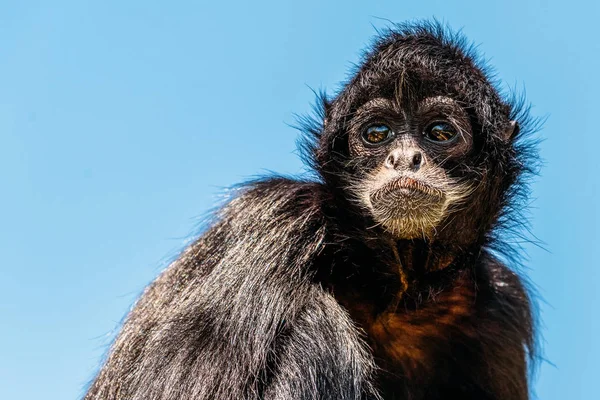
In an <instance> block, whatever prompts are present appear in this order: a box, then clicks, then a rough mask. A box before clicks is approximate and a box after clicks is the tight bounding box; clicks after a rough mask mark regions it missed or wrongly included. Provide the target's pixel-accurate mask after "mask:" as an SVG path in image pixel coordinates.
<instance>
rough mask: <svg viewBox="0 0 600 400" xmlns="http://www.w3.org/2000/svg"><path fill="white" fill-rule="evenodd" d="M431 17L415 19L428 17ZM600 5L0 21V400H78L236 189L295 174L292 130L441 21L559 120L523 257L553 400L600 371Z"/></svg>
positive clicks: (545, 384) (244, 5) (546, 388)
mask: <svg viewBox="0 0 600 400" xmlns="http://www.w3.org/2000/svg"><path fill="white" fill-rule="evenodd" d="M416 3H418V5H415V4H416ZM599 15H600V7H599V6H598V2H592V1H573V0H572V1H567V2H565V1H551V0H546V1H543V0H537V1H523V0H520V1H502V2H500V1H498V2H485V1H481V0H477V1H462V2H457V1H447V0H446V1H419V2H416V1H412V2H408V1H406V2H402V1H390V2H373V1H364V2H361V3H358V2H357V3H352V2H348V1H339V2H330V1H329V2H324V1H317V0H311V1H293V2H292V1H270V2H242V1H236V2H231V1H221V2H210V3H208V2H192V1H189V2H183V1H180V2H170V3H169V4H167V2H155V1H102V2H99V1H98V2H87V1H70V2H68V1H58V0H55V1H38V2H35V1H22V2H8V1H2V2H1V3H0V188H1V189H0V190H1V192H0V193H1V195H0V226H1V228H0V255H1V263H0V271H1V273H0V398H1V399H6V400H9V399H42V398H43V399H46V400H53V399H77V398H78V397H79V396H80V395H81V394H82V393H83V388H84V387H85V385H86V384H87V382H88V380H89V379H90V378H91V377H92V376H93V374H94V372H95V371H96V370H97V367H98V363H99V360H100V358H101V356H102V354H103V353H104V351H105V349H106V344H107V343H108V342H109V340H110V339H111V338H112V335H113V333H114V329H115V328H116V327H117V326H118V323H119V322H120V320H121V318H122V316H123V315H124V314H125V313H126V311H127V310H128V308H129V307H130V305H131V304H132V302H133V301H134V299H135V298H136V296H137V295H138V294H139V292H140V290H142V289H143V287H144V286H145V285H146V284H147V283H148V282H149V281H150V280H151V279H152V278H153V277H154V276H155V275H156V274H157V273H158V272H159V271H160V270H161V269H162V268H163V267H164V266H165V265H166V263H167V262H168V261H169V260H170V259H171V258H172V257H174V256H175V255H176V254H177V252H178V251H179V250H180V249H181V248H182V246H183V245H184V244H185V241H186V239H187V238H188V237H189V236H190V234H191V233H193V232H194V229H195V227H196V224H197V221H198V217H199V216H201V215H203V213H205V212H206V210H208V209H209V208H210V207H211V206H212V205H213V204H215V202H216V201H217V200H218V196H219V193H220V191H221V188H224V187H227V186H229V185H232V184H234V183H237V182H239V181H241V180H243V179H245V178H247V177H249V176H252V175H255V174H259V173H263V172H265V171H267V170H273V171H278V172H283V173H298V172H300V171H301V170H302V166H301V163H300V161H299V160H298V158H297V156H296V155H295V152H294V151H295V150H294V149H295V144H294V142H295V139H296V137H297V135H298V133H297V132H296V131H295V130H294V129H292V128H290V127H289V126H288V125H287V124H292V123H293V122H294V113H305V112H307V111H309V109H310V104H311V102H312V101H313V93H312V92H311V90H310V89H309V87H312V88H316V89H318V88H327V89H329V91H330V92H331V91H332V90H335V89H337V88H338V82H340V81H342V80H343V79H344V78H345V77H346V73H347V71H348V68H349V67H350V66H351V63H352V62H354V61H356V60H357V59H358V55H359V51H360V49H362V48H363V47H364V45H365V44H367V43H368V41H369V39H370V38H371V36H372V35H373V34H374V29H373V27H372V25H371V24H373V25H375V26H379V27H381V26H384V25H385V21H382V20H380V19H378V17H380V18H387V19H390V20H392V21H404V20H409V19H413V18H421V17H431V16H437V17H438V18H440V19H443V20H444V21H447V22H449V23H450V24H451V25H452V26H453V27H454V28H463V29H464V32H465V33H466V34H467V36H468V37H469V38H470V39H471V40H473V41H475V42H476V43H479V44H480V47H479V48H480V50H481V51H482V52H484V53H485V54H486V55H487V56H488V57H489V58H491V62H492V64H493V65H495V67H496V69H497V71H498V76H499V77H500V78H502V79H503V80H504V81H505V82H506V83H507V84H508V85H509V86H512V87H514V86H516V87H518V88H521V87H525V88H526V90H527V94H528V98H529V101H530V102H531V103H532V104H533V105H534V108H533V113H534V115H537V116H542V117H545V116H547V117H548V120H547V122H546V124H545V129H544V130H543V131H542V132H541V135H542V136H543V137H544V138H545V139H546V140H545V142H544V143H543V144H542V146H541V154H542V156H543V158H544V160H545V163H546V165H545V167H544V169H543V172H542V175H541V176H540V177H539V178H538V179H537V180H536V183H535V184H534V186H533V193H534V201H533V204H532V209H531V221H532V225H533V232H534V233H535V234H536V235H537V236H538V237H539V238H540V240H542V241H543V242H544V243H545V245H544V246H545V247H546V249H547V251H546V250H542V249H539V248H537V247H534V246H531V245H526V247H527V249H528V252H529V255H530V257H529V258H530V259H529V261H528V266H529V274H530V276H531V278H532V280H533V281H534V282H535V283H536V284H537V286H538V289H539V291H540V293H541V295H542V296H543V298H544V299H545V301H546V302H545V303H543V304H542V305H541V315H542V318H543V321H544V327H543V329H542V334H543V336H544V343H545V357H546V359H547V360H548V362H543V363H542V364H541V368H540V371H539V375H538V379H537V381H536V384H535V387H536V390H537V394H538V396H539V398H541V399H547V400H551V399H592V398H596V396H598V393H597V390H596V387H597V380H598V376H600V368H599V367H598V365H599V364H600V363H599V360H600V341H599V340H597V339H598V334H599V333H600V329H599V328H600V320H599V318H598V316H599V312H598V309H599V306H600V295H599V294H598V292H597V290H596V287H597V285H598V278H600V276H599V275H600V274H599V272H598V269H597V267H598V261H597V260H598V258H599V255H598V247H597V243H596V240H597V239H598V222H599V213H598V201H599V196H598V181H599V178H598V173H599V172H600V168H599V162H598V158H597V157H596V155H597V152H598V138H599V136H598V126H599V123H598V118H599V117H598V112H599V110H600V96H598V93H599V91H600V90H599V89H600V87H599V85H600V80H599V79H598V71H600V56H599V54H600V53H599V50H600V45H599V38H600V36H599V35H598V31H597V23H598V16H599Z"/></svg>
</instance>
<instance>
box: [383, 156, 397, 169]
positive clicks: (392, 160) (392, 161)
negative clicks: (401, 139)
mask: <svg viewBox="0 0 600 400" xmlns="http://www.w3.org/2000/svg"><path fill="white" fill-rule="evenodd" d="M385 165H386V166H387V167H388V168H396V154H395V153H392V154H390V155H389V156H388V158H387V159H386V160H385Z"/></svg>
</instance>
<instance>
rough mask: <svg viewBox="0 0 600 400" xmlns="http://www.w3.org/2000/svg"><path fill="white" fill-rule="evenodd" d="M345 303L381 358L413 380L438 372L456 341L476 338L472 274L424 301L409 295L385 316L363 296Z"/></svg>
mask: <svg viewBox="0 0 600 400" xmlns="http://www.w3.org/2000/svg"><path fill="white" fill-rule="evenodd" d="M344 303H346V304H345V305H346V306H347V307H348V309H349V311H350V314H351V315H352V317H353V318H354V319H355V320H356V321H358V322H359V323H360V325H361V326H362V328H363V329H364V330H365V332H366V334H367V341H368V342H369V344H370V346H371V348H372V349H373V352H374V354H375V356H376V357H377V358H378V359H381V360H383V361H384V364H385V366H387V367H388V368H394V369H398V368H399V369H400V371H398V372H400V373H401V375H403V376H405V377H408V378H411V377H415V376H423V369H425V370H428V369H429V368H432V367H433V365H434V362H435V361H436V360H437V359H438V357H439V354H437V351H438V350H439V349H440V347H444V346H446V347H448V346H451V338H454V339H455V340H456V339H459V340H460V339H462V340H466V339H469V338H474V337H475V336H476V329H475V326H474V317H475V312H476V311H475V285H474V283H473V281H472V280H471V278H470V276H468V274H467V273H462V274H461V275H459V276H458V277H457V278H456V279H455V280H454V281H453V282H452V283H451V284H449V285H448V286H447V287H444V288H441V289H439V290H438V291H437V292H435V291H433V290H432V291H430V292H429V294H428V295H427V296H426V297H424V298H422V299H421V300H419V301H417V300H415V299H414V298H413V297H412V295H411V296H407V294H406V293H405V294H403V298H402V300H401V301H399V302H392V304H391V305H390V306H389V307H388V308H387V309H385V310H384V311H383V312H380V313H377V311H376V307H375V306H374V305H373V304H370V303H369V302H364V301H360V300H359V298H357V297H355V298H354V301H353V302H352V303H349V304H348V303H347V302H344ZM448 352H450V350H448Z"/></svg>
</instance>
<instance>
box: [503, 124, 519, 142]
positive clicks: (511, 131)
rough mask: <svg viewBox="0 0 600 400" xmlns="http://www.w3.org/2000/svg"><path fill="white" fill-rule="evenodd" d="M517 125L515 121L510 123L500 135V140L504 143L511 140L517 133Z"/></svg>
mask: <svg viewBox="0 0 600 400" xmlns="http://www.w3.org/2000/svg"><path fill="white" fill-rule="evenodd" d="M519 129H520V128H519V123H518V122H517V121H510V123H509V124H508V126H507V127H506V129H504V132H503V133H502V139H504V140H505V141H507V142H508V141H509V140H512V139H513V138H514V137H515V136H516V135H517V134H518V133H519Z"/></svg>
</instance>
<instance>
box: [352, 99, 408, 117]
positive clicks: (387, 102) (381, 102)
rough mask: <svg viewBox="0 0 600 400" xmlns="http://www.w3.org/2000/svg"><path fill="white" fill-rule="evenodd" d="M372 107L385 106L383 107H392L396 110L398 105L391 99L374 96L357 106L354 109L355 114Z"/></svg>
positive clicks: (367, 110) (369, 109)
mask: <svg viewBox="0 0 600 400" xmlns="http://www.w3.org/2000/svg"><path fill="white" fill-rule="evenodd" d="M374 108H385V109H393V110H397V111H399V110H398V105H397V104H396V103H395V102H394V101H393V100H392V99H386V98H384V97H376V98H374V99H371V100H369V101H367V102H366V103H364V104H363V105H361V106H360V107H358V109H357V110H356V114H357V115H360V114H363V113H366V112H369V111H371V110H372V109H374Z"/></svg>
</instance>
